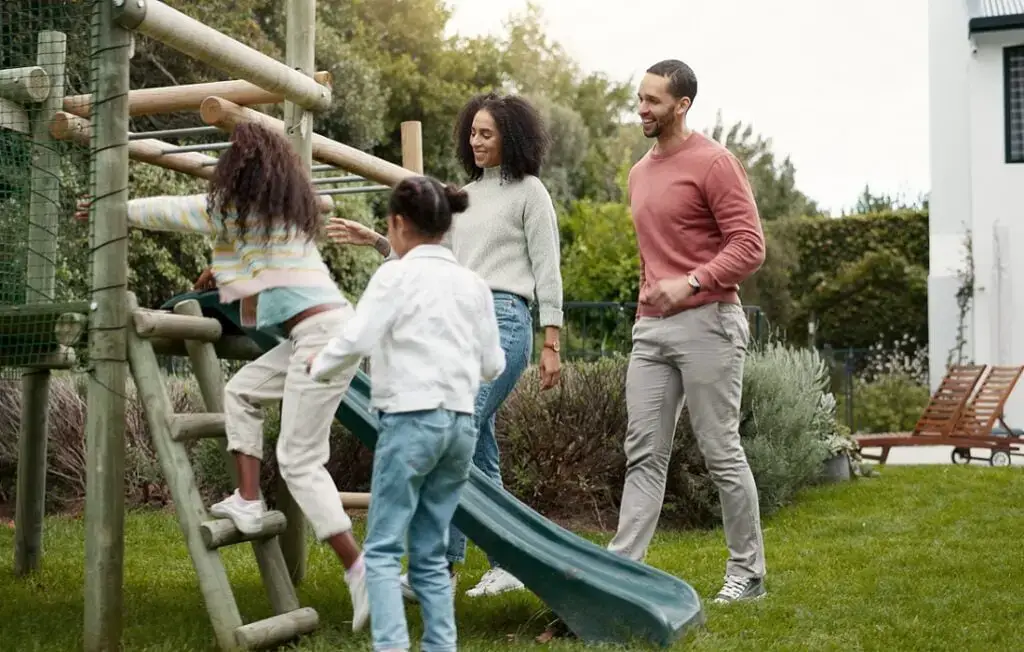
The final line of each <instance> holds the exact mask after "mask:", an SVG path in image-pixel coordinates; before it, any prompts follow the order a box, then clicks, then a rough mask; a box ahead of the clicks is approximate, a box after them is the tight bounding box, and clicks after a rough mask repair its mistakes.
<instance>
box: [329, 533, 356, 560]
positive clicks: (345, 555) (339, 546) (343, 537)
mask: <svg viewBox="0 0 1024 652" xmlns="http://www.w3.org/2000/svg"><path fill="white" fill-rule="evenodd" d="M327 543H328V544H329V545H330V546H331V548H332V549H333V550H334V554H336V555H338V559H340V560H341V564H342V565H343V566H344V567H345V569H346V570H347V569H349V568H352V566H353V565H354V564H355V563H356V562H357V561H359V555H360V554H361V553H360V550H359V544H358V543H356V538H355V537H354V536H352V530H349V531H348V532H342V533H340V534H335V535H334V536H332V537H329V538H328V539H327Z"/></svg>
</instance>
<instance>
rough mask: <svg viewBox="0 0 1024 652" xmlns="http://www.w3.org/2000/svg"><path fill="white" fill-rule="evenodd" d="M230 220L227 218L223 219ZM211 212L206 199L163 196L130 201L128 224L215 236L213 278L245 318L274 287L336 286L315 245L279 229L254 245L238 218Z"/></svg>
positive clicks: (252, 236) (223, 296) (223, 297)
mask: <svg viewBox="0 0 1024 652" xmlns="http://www.w3.org/2000/svg"><path fill="white" fill-rule="evenodd" d="M225 217H226V218H228V219H225ZM231 218H232V216H231V215H230V214H229V215H226V216H225V215H219V214H211V213H210V211H209V210H208V209H207V196H206V195H205V194H202V195H185V196H162V197H145V198H141V199H133V200H131V201H129V202H128V223H129V224H131V225H132V226H135V227H138V228H140V229H146V230H149V231H174V232H179V233H201V234H204V235H207V236H211V237H212V238H213V261H212V265H211V267H212V270H213V276H214V278H215V279H216V281H217V288H218V290H219V292H220V300H221V301H222V302H224V303H231V302H233V301H239V300H242V301H243V306H242V313H243V320H244V321H246V322H248V321H250V319H246V317H249V318H254V310H255V302H248V301H244V300H245V299H249V298H250V297H256V296H257V295H258V294H259V293H260V292H261V291H263V290H266V289H269V288H274V287H337V286H336V285H335V283H334V279H333V278H331V273H330V271H329V270H328V269H327V265H326V264H325V263H324V261H323V258H322V257H321V256H320V251H319V249H317V246H316V242H315V241H307V240H306V238H305V236H303V235H301V234H296V233H295V232H294V231H289V230H287V229H285V228H284V227H278V228H276V229H275V230H274V231H273V232H272V233H271V236H270V239H269V242H267V243H262V242H258V241H256V234H254V233H253V230H252V229H250V231H249V234H248V236H249V237H248V240H247V241H246V242H242V240H241V239H240V238H239V237H238V229H237V227H236V226H235V221H234V219H231Z"/></svg>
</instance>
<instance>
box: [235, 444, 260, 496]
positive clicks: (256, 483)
mask: <svg viewBox="0 0 1024 652" xmlns="http://www.w3.org/2000/svg"><path fill="white" fill-rule="evenodd" d="M234 455H235V468H237V469H238V493H239V495H241V496H242V498H244V499H246V500H259V497H260V459H259V458H258V457H253V456H252V455H246V454H245V453H239V452H235V454H234Z"/></svg>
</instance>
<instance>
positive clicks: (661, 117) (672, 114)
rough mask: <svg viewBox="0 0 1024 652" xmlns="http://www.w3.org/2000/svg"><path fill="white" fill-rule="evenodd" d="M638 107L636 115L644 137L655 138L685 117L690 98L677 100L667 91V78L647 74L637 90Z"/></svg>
mask: <svg viewBox="0 0 1024 652" xmlns="http://www.w3.org/2000/svg"><path fill="white" fill-rule="evenodd" d="M637 97H638V99H639V100H640V106H639V110H638V111H637V113H638V114H639V115H640V119H641V120H642V125H643V130H644V135H645V136H647V137H648V138H657V137H658V136H659V135H661V134H662V133H663V132H665V131H667V130H670V129H671V128H672V127H674V126H675V125H676V124H677V123H679V122H680V121H681V120H682V119H683V117H684V116H685V115H686V109H687V108H688V107H689V106H690V98H688V97H684V98H683V99H681V100H677V99H676V98H674V97H672V93H670V92H669V90H668V78H667V77H661V76H660V75H652V74H651V73H647V74H646V75H644V78H643V79H641V80H640V88H639V89H638V90H637Z"/></svg>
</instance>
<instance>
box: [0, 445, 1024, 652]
mask: <svg viewBox="0 0 1024 652" xmlns="http://www.w3.org/2000/svg"><path fill="white" fill-rule="evenodd" d="M764 534H765V541H766V545H767V548H768V569H769V574H768V590H769V596H768V597H767V598H766V599H765V600H763V601H761V602H759V603H755V604H747V605H733V606H730V607H726V608H721V607H712V606H709V607H708V624H707V627H706V628H705V629H704V630H703V631H700V632H698V633H696V634H695V635H694V636H693V637H691V638H690V639H688V641H686V643H681V644H679V645H678V646H677V647H678V648H680V649H682V648H684V647H688V648H690V649H696V650H843V651H850V650H886V651H889V650H901V651H902V650H940V649H941V650H946V649H948V650H955V649H969V650H986V651H987V650H1020V649H1024V564H1022V562H1024V476H1022V475H1021V469H1019V468H989V467H983V466H980V465H975V466H970V467H953V466H941V467H938V466H936V467H921V468H908V467H890V468H883V469H882V473H881V476H880V477H877V478H871V479H862V480H857V481H855V482H853V483H850V484H846V485H837V486H831V487H824V488H819V489H815V490H813V491H809V492H807V493H806V494H805V495H803V496H802V497H801V499H800V501H799V504H798V505H797V506H794V507H792V508H789V509H786V510H783V511H782V512H781V513H780V514H778V515H777V516H775V517H774V518H771V519H769V520H768V521H767V522H766V523H765V532H764ZM82 536H83V528H82V522H81V521H80V520H77V519H74V520H73V519H68V518H52V519H49V520H48V521H47V530H46V539H45V543H46V556H45V560H44V567H45V568H44V570H43V572H42V574H41V575H40V576H38V577H34V578H32V579H29V580H15V579H14V578H13V576H12V573H11V562H12V557H13V530H6V529H4V530H0V649H2V650H18V651H19V652H20V651H25V652H35V651H46V652H50V651H53V652H56V651H58V650H60V651H62V652H65V651H70V650H74V649H80V646H81V644H80V636H81V620H82V616H81V614H82V597H81V592H82V579H83V568H82V563H83V550H82ZM127 537H128V542H129V543H128V545H127V550H126V557H125V632H124V649H125V650H127V651H129V652H131V651H135V650H139V651H141V650H147V651H150V652H156V651H166V652H171V651H174V652H185V651H187V650H213V649H214V647H213V645H212V643H211V641H212V636H211V632H210V628H209V624H208V621H207V617H206V612H205V610H204V608H203V606H202V603H201V600H200V596H199V592H198V589H197V586H196V582H195V578H194V574H193V571H192V567H191V563H190V561H189V558H188V555H187V554H186V552H185V547H184V545H183V544H182V541H181V537H180V535H179V532H178V530H177V526H176V521H175V520H174V518H173V517H172V516H170V515H168V514H166V513H152V512H145V513H132V514H131V515H129V518H128V522H127ZM593 538H594V539H595V540H597V541H601V542H603V541H605V540H606V538H607V537H606V535H596V536H594V537H593ZM470 554H471V556H470V560H469V561H470V563H469V566H468V568H467V569H465V570H464V572H463V576H462V582H461V586H460V589H461V591H460V597H459V599H458V603H457V607H456V608H457V613H458V625H459V636H460V642H461V644H460V646H459V648H460V650H466V651H467V652H473V651H482V650H508V649H520V648H522V647H531V646H532V647H539V646H537V645H536V644H535V643H534V642H533V637H534V636H536V635H537V634H539V633H540V632H541V631H542V630H543V625H544V623H543V618H542V617H541V616H542V613H543V608H542V605H541V604H540V603H539V602H538V601H537V600H536V599H535V598H533V597H532V596H530V595H529V594H527V593H525V592H522V593H520V594H519V595H513V596H507V597H501V598H496V599H490V600H487V599H483V600H475V601H474V600H469V599H467V598H465V597H464V596H462V595H461V593H462V591H464V590H465V589H466V588H468V587H469V586H471V584H472V582H474V581H475V580H476V579H477V578H478V577H479V575H480V574H481V573H482V572H483V558H482V556H481V555H480V553H479V551H478V550H476V549H472V548H471V553H470ZM225 558H226V559H227V563H228V564H229V570H230V572H231V574H232V578H233V579H234V581H235V589H236V595H237V596H238V597H239V602H240V607H241V609H242V611H243V614H245V615H246V616H247V617H248V618H262V617H266V616H268V615H270V613H269V609H268V607H267V604H266V600H265V597H264V594H263V589H262V587H261V585H260V584H259V581H258V577H259V576H258V572H257V570H256V565H255V562H254V561H253V559H252V553H251V551H250V548H249V547H248V546H234V547H233V548H231V549H229V550H228V551H227V553H226V555H225ZM649 562H650V563H651V564H653V565H655V566H657V567H659V568H662V569H664V570H666V571H668V572H670V573H673V574H676V575H678V576H680V577H683V578H685V579H687V580H688V581H689V582H691V583H692V584H693V586H694V587H695V588H696V589H697V590H698V591H699V592H700V593H701V595H704V596H709V595H711V594H713V593H714V592H715V590H717V588H718V585H719V583H720V581H721V575H722V570H723V567H724V562H725V549H724V546H723V543H722V539H721V532H720V531H716V532H707V533H699V532H682V533H663V534H661V535H660V536H659V537H658V538H657V539H656V540H655V542H654V545H653V547H652V553H651V557H650V559H649ZM300 593H301V595H300V599H301V600H302V602H303V604H304V605H310V606H313V607H315V608H316V609H317V610H318V611H319V613H320V616H321V623H322V628H321V630H320V631H319V632H318V633H317V634H316V635H314V636H312V637H310V638H308V639H306V640H305V641H303V642H301V643H300V644H299V645H297V646H296V647H295V649H298V650H307V651H316V652H327V651H328V650H330V651H332V652H334V651H341V650H367V649H370V645H369V636H368V634H367V633H361V634H359V635H353V634H352V633H351V631H350V630H349V628H348V623H347V622H346V621H347V619H348V617H349V606H348V597H347V593H346V589H345V587H344V585H343V584H342V580H341V575H340V570H339V567H338V565H337V563H336V562H335V561H334V560H333V558H332V557H330V556H329V555H328V553H327V551H326V550H324V549H323V548H320V547H312V548H311V554H310V566H309V573H308V576H307V580H306V582H304V583H303V585H302V587H301V590H300ZM409 611H410V622H411V623H412V626H413V628H414V632H413V633H414V635H415V634H416V633H417V631H418V628H419V621H418V614H417V612H416V609H415V608H410V610H409ZM12 644H13V645H12ZM546 647H550V648H554V649H556V650H562V649H580V648H583V647H584V646H583V645H582V644H580V643H570V642H564V641H563V642H557V643H553V644H551V645H549V646H546Z"/></svg>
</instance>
